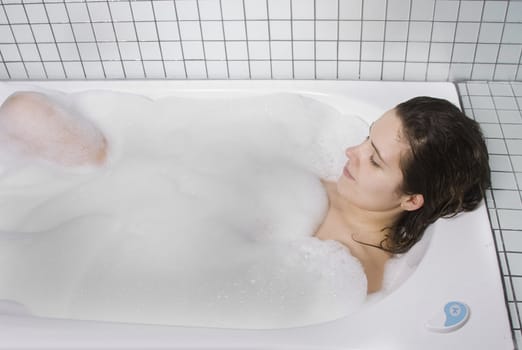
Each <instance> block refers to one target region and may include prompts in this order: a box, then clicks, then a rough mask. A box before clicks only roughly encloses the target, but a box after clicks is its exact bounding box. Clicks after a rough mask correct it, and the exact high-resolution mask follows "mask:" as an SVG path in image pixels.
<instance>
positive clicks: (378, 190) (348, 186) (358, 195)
mask: <svg viewBox="0 0 522 350" xmlns="http://www.w3.org/2000/svg"><path fill="white" fill-rule="evenodd" d="M399 184H400V178H399V179H398V178H397V177H396V176H390V175H389V174H386V173H383V172H377V171H373V172H371V171H369V172H366V173H365V176H364V177H360V178H359V179H358V181H357V182H353V181H346V179H342V178H341V179H340V180H339V182H338V190H339V193H340V194H341V195H342V196H343V197H345V198H346V199H347V200H349V201H351V202H354V203H356V204H357V205H358V206H360V207H364V208H366V209H371V210H385V209H389V208H391V207H394V206H396V204H397V203H398V202H399V201H400V193H399V191H398V188H399Z"/></svg>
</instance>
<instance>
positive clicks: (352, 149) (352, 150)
mask: <svg viewBox="0 0 522 350" xmlns="http://www.w3.org/2000/svg"><path fill="white" fill-rule="evenodd" d="M356 148H357V146H352V147H348V148H347V149H346V150H345V151H344V154H345V155H346V157H348V159H353V157H354V155H355V149H356Z"/></svg>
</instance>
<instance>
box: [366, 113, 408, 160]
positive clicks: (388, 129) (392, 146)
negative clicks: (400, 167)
mask: <svg viewBox="0 0 522 350" xmlns="http://www.w3.org/2000/svg"><path fill="white" fill-rule="evenodd" d="M371 139H372V142H373V143H374V144H375V147H376V148H377V149H378V150H379V153H380V154H381V156H382V158H383V159H384V160H385V161H387V160H390V161H393V160H396V163H397V164H398V162H399V157H400V155H401V153H402V152H404V151H407V150H409V149H410V146H409V145H408V143H407V142H406V140H405V138H404V137H403V132H402V122H401V119H400V118H399V116H398V115H397V112H396V111H395V109H391V110H389V111H387V112H386V113H384V114H383V115H382V116H381V117H380V118H379V119H377V120H376V121H375V122H374V123H373V124H372V126H371Z"/></svg>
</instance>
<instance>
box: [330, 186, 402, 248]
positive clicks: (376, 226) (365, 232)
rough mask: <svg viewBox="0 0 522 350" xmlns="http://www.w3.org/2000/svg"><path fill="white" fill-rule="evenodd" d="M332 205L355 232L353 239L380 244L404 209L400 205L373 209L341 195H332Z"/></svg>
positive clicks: (335, 193)
mask: <svg viewBox="0 0 522 350" xmlns="http://www.w3.org/2000/svg"><path fill="white" fill-rule="evenodd" d="M330 206H331V208H333V209H335V210H336V211H337V212H338V213H339V215H340V216H341V217H342V219H343V221H344V222H345V223H346V225H347V226H348V227H350V229H351V231H352V232H353V233H352V235H353V239H354V240H356V241H359V242H362V243H367V244H372V245H377V246H379V245H380V243H381V242H382V240H383V239H384V238H385V236H386V234H387V233H388V232H389V229H390V228H391V227H393V225H394V224H395V222H396V220H397V218H398V217H399V215H400V213H401V212H402V209H401V207H400V206H397V207H394V208H390V209H388V210H383V211H371V210H366V209H364V208H360V207H358V206H355V205H354V204H353V203H350V202H347V201H346V200H344V199H343V198H342V197H340V196H339V194H338V193H337V191H335V192H334V195H333V196H330Z"/></svg>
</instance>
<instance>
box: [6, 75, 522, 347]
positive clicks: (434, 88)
mask: <svg viewBox="0 0 522 350" xmlns="http://www.w3.org/2000/svg"><path fill="white" fill-rule="evenodd" d="M2 83H6V84H8V85H13V84H22V85H26V84H27V85H31V86H33V85H36V86H41V87H42V88H50V89H57V90H59V89H58V88H57V87H58V86H64V87H65V88H66V89H67V91H68V92H72V91H75V90H76V91H79V90H85V89H86V87H89V86H99V85H105V86H110V85H112V87H111V89H112V90H114V89H117V90H120V89H124V91H127V89H129V90H133V91H136V88H135V87H132V84H140V85H146V86H143V87H140V89H151V88H156V89H159V90H162V89H163V90H162V91H168V92H167V93H171V92H172V90H171V89H176V88H177V89H181V90H183V91H189V92H194V91H196V90H199V91H214V92H215V91H220V90H222V89H223V86H222V85H225V86H229V85H231V86H232V87H233V88H234V89H236V90H243V89H258V91H268V90H270V92H274V86H275V87H276V90H275V91H287V92H288V90H292V92H297V93H300V92H306V91H308V92H309V91H313V92H314V93H315V94H316V95H315V96H323V97H324V96H327V97H328V96H329V94H335V95H338V96H347V95H348V94H350V95H351V96H353V95H354V94H357V93H361V92H362V93H363V94H365V96H364V98H363V101H366V100H368V101H370V100H371V99H372V97H373V96H374V95H373V92H374V91H375V90H379V91H380V92H381V93H382V91H387V90H391V91H392V93H390V94H388V95H386V94H384V95H383V96H384V98H383V100H381V101H373V102H374V103H377V104H378V108H380V109H382V110H386V109H388V108H391V107H393V106H394V105H395V104H396V103H397V100H400V99H402V100H404V99H406V98H409V97H413V96H416V95H419V93H418V92H419V91H422V92H424V91H426V94H429V95H431V96H436V97H442V98H446V99H448V100H450V101H451V102H453V103H455V104H457V105H459V106H460V101H459V97H458V94H457V92H456V88H455V85H454V84H453V83H448V82H440V83H424V82H363V81H356V82H353V81H316V80H311V81H199V80H198V81H150V80H148V81H143V80H138V81H106V80H103V81H40V82H35V81H10V82H2ZM97 84H98V85H97ZM209 86H210V88H209ZM62 89H63V87H62ZM91 89H92V87H91ZM96 89H98V88H96ZM165 89H166V90H165ZM232 90H233V89H232ZM340 90H342V92H340ZM228 91H231V89H228ZM127 92H131V91H127ZM399 102H400V101H399ZM475 212H476V213H480V215H479V216H477V218H475V219H477V220H475V221H476V222H475V223H479V224H482V225H484V224H487V230H481V234H483V236H481V242H480V246H484V247H485V248H487V249H485V250H487V251H488V252H491V251H492V249H491V248H494V242H493V236H492V234H491V228H490V226H489V220H487V217H488V216H487V211H486V208H485V205H484V203H482V205H481V206H480V207H479V208H478V209H477V210H476V211H475ZM460 217H461V218H462V216H460ZM484 218H485V219H486V221H484ZM456 219H458V217H457V218H456ZM479 226H480V225H479ZM479 226H476V225H475V227H479ZM471 227H473V225H471ZM470 229H471V228H470ZM478 229H479V230H480V227H479V228H478ZM484 231H489V239H488V237H487V232H486V235H484ZM440 236H441V235H439V236H434V237H433V239H432V241H433V242H438V241H440V240H441V238H437V237H440ZM433 242H431V243H430V245H429V247H428V249H427V251H426V256H424V258H423V261H421V264H422V263H423V262H424V261H426V257H427V256H429V254H434V253H433V251H434V250H435V248H433V246H432V243H433ZM493 253H494V255H495V256H494V257H495V264H496V265H495V266H494V267H496V271H497V277H500V274H499V268H498V261H496V252H494V251H493ZM490 255H491V254H490ZM490 257H491V256H490ZM488 263H491V259H489V261H488ZM420 267H421V265H419V266H418V267H417V271H418V269H419V268H420ZM417 271H415V273H416V272H417ZM492 271H493V272H495V268H493V269H492ZM490 272H491V271H490ZM415 273H414V274H413V275H412V276H411V277H410V278H409V279H408V280H407V281H406V282H405V285H408V283H410V280H412V278H413V277H415ZM497 280H498V281H496V282H495V283H491V284H490V285H495V286H494V287H498V286H499V285H500V278H497ZM410 284H411V283H410ZM402 287H404V286H401V287H400V288H399V289H398V290H397V291H395V293H392V294H390V295H388V296H386V298H385V299H384V300H383V302H385V301H386V300H388V299H389V298H391V297H393V296H394V295H397V294H401V293H402V292H401V293H399V292H400V291H401V290H402ZM501 290H502V286H501V285H500V291H501ZM498 294H501V293H498ZM442 299H444V298H442ZM494 299H495V300H494V302H495V304H496V306H499V307H501V306H503V310H504V312H503V313H502V312H501V311H500V312H499V313H498V314H497V316H498V319H497V321H499V322H500V323H501V324H503V325H505V326H506V331H504V332H502V331H501V330H500V328H498V327H497V333H496V334H495V335H496V336H497V337H498V339H501V340H503V341H504V342H503V345H505V346H506V348H508V346H509V344H510V341H511V345H512V344H513V343H512V339H511V333H510V330H509V325H508V324H507V321H508V320H507V310H506V305H505V303H504V300H503V295H502V301H501V303H500V305H499V298H498V296H497V297H496V298H494ZM383 302H381V301H379V302H378V303H376V304H374V305H370V308H371V309H373V310H375V309H379V308H381V306H380V305H382V304H383ZM439 302H440V300H439ZM473 306H476V305H473ZM388 308H390V306H388ZM392 309H393V308H392ZM365 310H366V309H365ZM424 310H425V311H432V310H434V308H430V307H425V308H424ZM497 311H498V310H497ZM474 315H475V312H473V313H472V318H471V320H473V322H475V320H476V317H474ZM479 315H480V313H479ZM12 318H13V316H11V319H12ZM16 318H18V320H19V321H21V320H22V319H26V321H27V318H26V317H24V316H22V315H20V316H18V317H16ZM8 319H9V317H8V318H7V319H5V317H4V316H3V315H2V316H1V317H0V328H4V326H5V323H4V322H8V321H9V320H8ZM471 320H470V321H471ZM344 321H346V320H344V319H340V320H336V321H331V322H327V323H325V324H320V325H312V326H306V327H299V328H296V329H287V328H285V329H282V330H267V331H265V330H261V331H259V330H257V331H252V332H262V333H263V332H271V333H272V334H276V333H277V334H280V333H281V332H283V333H288V334H294V335H295V334H296V332H299V331H301V330H304V331H306V330H308V331H309V333H310V328H313V329H325V328H326V329H332V327H333V328H335V327H337V325H339V324H341V325H342V324H344V323H343V322H344ZM65 322H69V321H65ZM77 322H90V321H77ZM95 323H97V324H98V325H99V324H100V323H99V322H95ZM152 327H153V328H157V326H152ZM73 328H74V327H73ZM109 328H112V327H109ZM124 328H125V327H124ZM131 328H134V327H131ZM145 328H147V326H145ZM168 328H171V327H168ZM175 328H183V329H185V330H186V327H175ZM399 328H400V327H399ZM469 328H470V327H468V328H466V327H464V328H463V329H462V330H460V331H459V332H460V333H458V332H456V333H453V334H452V335H454V334H460V335H462V334H463V333H464V334H465V335H467V334H466V333H467V331H468V330H469ZM197 329H199V328H197ZM421 329H422V327H421V328H418V330H419V332H420V331H421ZM217 330H218V332H223V329H217ZM206 331H208V332H209V333H212V334H215V332H214V329H212V330H210V331H209V330H208V329H206ZM231 331H232V332H233V333H238V330H231ZM249 332H250V331H249V330H247V331H246V333H249ZM80 333H81V332H80ZM189 333H193V332H192V331H189ZM225 333H227V332H225ZM239 333H241V334H245V331H243V330H241V331H239ZM239 333H238V334H239ZM311 333H314V332H311ZM362 333H365V332H362ZM377 333H379V332H377ZM421 333H423V336H424V338H426V339H428V338H432V339H435V338H437V337H432V336H433V334H430V333H427V334H426V332H421ZM72 334H75V333H74V332H73V333H72ZM238 334H235V335H238ZM382 334H385V335H386V336H387V337H388V339H394V338H393V335H392V334H391V333H390V332H389V331H388V332H384V333H381V335H382ZM352 335H353V334H352ZM365 335H366V336H367V337H368V335H369V334H368V333H366V334H365ZM374 335H375V334H374ZM215 336H216V337H218V338H219V336H218V335H215ZM467 336H469V335H467ZM477 336H480V334H477ZM254 338H255V337H254ZM334 338H335V340H336V341H338V342H339V344H342V343H343V342H344V341H346V339H343V338H342V337H339V336H336V337H334ZM413 338H415V337H413ZM413 338H410V340H409V341H410V345H411V344H418V343H417V341H418V339H416V338H415V339H416V340H415V339H413ZM508 338H509V339H508ZM111 339H112V338H111ZM250 340H253V338H252V337H251V338H250ZM343 340H344V341H343ZM366 340H368V339H366ZM439 340H440V339H439ZM445 340H447V339H445ZM392 342H393V341H392ZM262 343H264V342H262ZM312 343H313V342H311V343H310V345H311V344H312ZM330 343H331V345H332V349H333V348H334V347H333V346H335V342H330ZM357 344H358V345H357ZM369 344H374V345H375V344H376V343H375V342H373V343H372V342H371V341H370V342H369V343H368V342H365V341H364V339H363V341H362V343H361V342H355V343H353V342H352V344H346V345H350V346H354V345H355V346H360V345H369ZM477 344H478V345H482V346H483V345H484V344H485V342H479V343H477ZM0 345H1V342H0ZM201 345H203V344H201ZM230 345H232V344H230ZM244 345H245V344H244ZM323 345H324V346H328V345H327V344H323ZM227 347H228V346H227ZM317 348H321V347H317ZM323 348H324V347H323ZM403 348H406V347H403ZM483 348H484V349H486V347H483Z"/></svg>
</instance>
